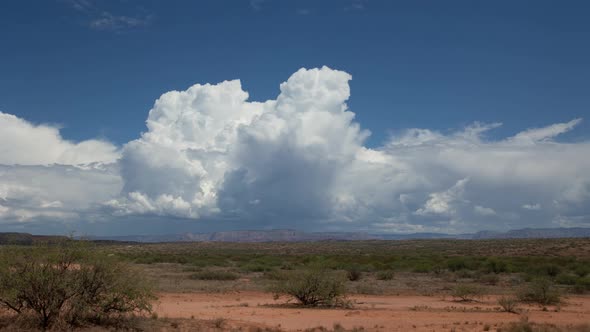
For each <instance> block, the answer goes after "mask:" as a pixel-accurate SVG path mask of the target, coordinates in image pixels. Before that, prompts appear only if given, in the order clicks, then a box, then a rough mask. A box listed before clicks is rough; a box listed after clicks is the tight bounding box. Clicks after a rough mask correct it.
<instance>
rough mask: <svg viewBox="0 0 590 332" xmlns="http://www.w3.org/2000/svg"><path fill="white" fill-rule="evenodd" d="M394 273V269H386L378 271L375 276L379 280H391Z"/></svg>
mask: <svg viewBox="0 0 590 332" xmlns="http://www.w3.org/2000/svg"><path fill="white" fill-rule="evenodd" d="M393 275H394V273H393V271H392V270H386V271H379V272H377V275H376V276H375V277H376V278H377V280H391V279H393Z"/></svg>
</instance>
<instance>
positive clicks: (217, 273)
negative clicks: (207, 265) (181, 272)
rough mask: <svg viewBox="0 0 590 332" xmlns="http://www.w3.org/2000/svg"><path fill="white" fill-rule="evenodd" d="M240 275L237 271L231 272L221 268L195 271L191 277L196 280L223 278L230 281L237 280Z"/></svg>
mask: <svg viewBox="0 0 590 332" xmlns="http://www.w3.org/2000/svg"><path fill="white" fill-rule="evenodd" d="M239 278H240V276H239V275H237V274H236V273H233V272H229V271H221V270H203V271H198V272H196V273H193V274H192V275H191V279H196V280H222V281H229V280H237V279H239Z"/></svg>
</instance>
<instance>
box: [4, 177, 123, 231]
mask: <svg viewBox="0 0 590 332" xmlns="http://www.w3.org/2000/svg"><path fill="white" fill-rule="evenodd" d="M121 185H122V184H121V178H120V176H119V175H118V172H117V171H116V169H115V168H114V166H106V167H105V166H102V165H94V166H90V167H85V168H80V167H75V166H69V165H50V166H22V165H12V166H7V165H0V221H1V222H2V223H25V222H39V221H58V222H65V223H69V222H74V223H76V222H79V221H80V220H81V219H82V216H86V215H87V214H88V213H89V212H90V211H93V210H96V209H98V208H99V207H100V205H101V202H104V201H106V200H109V199H111V198H112V197H116V196H118V195H119V192H120V190H121Z"/></svg>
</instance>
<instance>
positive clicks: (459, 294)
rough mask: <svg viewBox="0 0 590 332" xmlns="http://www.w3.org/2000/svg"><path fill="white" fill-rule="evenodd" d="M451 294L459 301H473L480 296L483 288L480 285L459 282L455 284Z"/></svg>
mask: <svg viewBox="0 0 590 332" xmlns="http://www.w3.org/2000/svg"><path fill="white" fill-rule="evenodd" d="M451 295H452V296H453V297H454V298H456V299H458V300H459V301H464V302H468V301H475V300H476V299H479V298H481V297H482V295H483V290H482V288H481V287H479V286H476V285H469V284H459V285H457V286H455V288H454V289H453V291H452V293H451Z"/></svg>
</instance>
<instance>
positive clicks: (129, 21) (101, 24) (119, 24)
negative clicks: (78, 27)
mask: <svg viewBox="0 0 590 332" xmlns="http://www.w3.org/2000/svg"><path fill="white" fill-rule="evenodd" d="M64 2H65V3H66V4H68V5H69V6H70V7H71V8H73V9H74V10H76V11H77V12H78V13H79V14H81V15H83V16H85V24H86V25H87V26H88V27H89V28H91V29H93V30H99V31H111V32H122V31H125V30H129V29H134V28H140V27H145V26H148V25H149V24H150V23H151V22H152V20H153V18H154V15H152V14H150V13H147V12H146V11H145V9H144V8H143V7H138V8H136V9H135V13H131V15H122V14H119V13H115V12H113V11H110V10H106V9H104V8H103V7H104V4H101V3H99V2H98V1H95V0H64Z"/></svg>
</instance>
